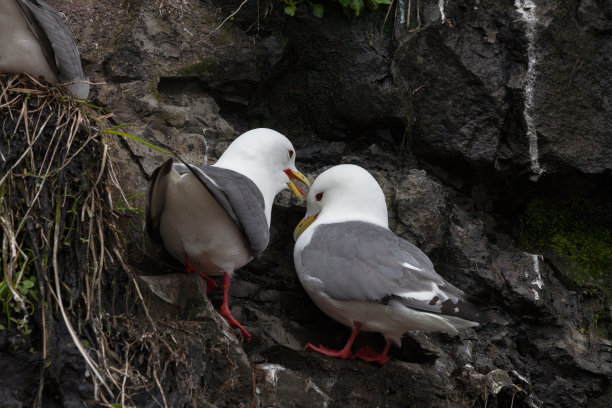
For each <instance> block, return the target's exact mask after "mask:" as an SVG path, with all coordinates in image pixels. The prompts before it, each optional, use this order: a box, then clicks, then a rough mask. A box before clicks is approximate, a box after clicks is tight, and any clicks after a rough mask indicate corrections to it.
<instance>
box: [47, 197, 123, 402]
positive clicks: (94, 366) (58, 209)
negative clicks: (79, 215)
mask: <svg viewBox="0 0 612 408" xmlns="http://www.w3.org/2000/svg"><path fill="white" fill-rule="evenodd" d="M65 195H66V190H64V199H65ZM58 204H59V203H58ZM60 212H61V207H60V206H59V205H57V206H56V210H55V229H54V234H53V257H52V259H53V273H54V275H55V296H56V298H57V303H58V306H59V308H60V312H61V314H62V318H63V319H64V323H65V324H66V328H67V329H68V333H70V337H71V338H72V342H73V343H74V345H75V346H76V347H77V349H78V350H79V352H80V353H81V355H82V356H83V359H84V360H85V363H86V364H87V366H88V367H89V370H90V371H91V372H92V373H93V374H94V375H95V376H96V378H98V381H100V383H101V384H102V385H103V386H104V388H105V389H106V391H107V392H108V394H109V395H110V396H111V397H112V396H113V392H112V391H111V389H110V388H109V387H108V385H106V382H105V381H104V378H103V377H102V375H101V374H100V372H98V366H97V364H96V363H95V362H94V361H93V360H92V359H91V358H90V357H89V354H87V351H85V349H84V348H83V346H82V345H81V341H80V340H79V337H78V336H77V334H76V332H75V331H74V328H73V327H72V323H70V319H69V318H68V315H67V314H66V311H65V310H64V304H63V302H62V292H61V288H60V279H59V264H58V262H57V251H58V248H57V243H58V242H59V226H60Z"/></svg>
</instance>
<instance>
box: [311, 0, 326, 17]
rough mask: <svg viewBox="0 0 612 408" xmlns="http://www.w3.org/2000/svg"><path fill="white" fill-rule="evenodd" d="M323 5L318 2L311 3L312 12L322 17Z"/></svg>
mask: <svg viewBox="0 0 612 408" xmlns="http://www.w3.org/2000/svg"><path fill="white" fill-rule="evenodd" d="M323 10H324V9H323V5H322V4H318V3H314V4H313V5H312V14H313V15H314V16H315V17H319V18H322V17H323Z"/></svg>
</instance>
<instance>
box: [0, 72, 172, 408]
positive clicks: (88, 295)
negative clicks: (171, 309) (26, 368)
mask: <svg viewBox="0 0 612 408" xmlns="http://www.w3.org/2000/svg"><path fill="white" fill-rule="evenodd" d="M96 115H99V116H98V117H96ZM107 116H108V115H102V114H99V112H96V111H95V110H92V109H90V108H89V107H88V106H86V104H84V103H81V102H79V101H76V100H74V99H73V98H72V97H70V96H67V94H66V93H65V92H64V91H62V90H59V89H56V88H54V87H53V85H52V84H49V83H46V82H44V83H43V82H41V81H37V80H36V79H34V78H31V77H29V76H26V75H8V74H0V244H1V247H0V275H1V276H0V282H2V281H3V282H4V283H5V285H6V287H8V289H9V290H10V296H9V297H8V300H7V301H10V302H12V304H13V305H17V306H16V308H17V309H18V313H17V312H13V314H14V316H13V321H17V322H18V326H19V327H20V328H22V329H23V328H24V327H27V325H28V324H29V322H31V320H32V316H34V315H35V314H40V322H42V324H41V325H40V326H42V327H39V328H38V329H39V330H37V331H35V332H32V334H31V335H39V336H41V337H42V339H41V342H42V359H43V364H42V365H41V367H42V368H41V370H42V372H41V376H40V378H41V380H40V384H39V388H38V395H37V398H36V402H35V406H41V397H42V392H43V390H44V386H45V384H44V380H45V378H46V376H45V370H46V367H48V365H49V364H50V363H51V361H48V358H49V347H50V344H49V333H50V331H51V330H52V326H53V325H54V324H58V323H55V322H56V320H55V319H54V317H58V320H59V321H61V322H62V323H63V324H64V325H65V326H66V328H67V329H68V332H69V334H70V337H71V339H72V342H73V343H74V345H75V346H76V347H77V348H78V350H79V352H80V353H81V355H82V358H83V361H84V362H85V364H86V366H87V368H88V371H89V372H90V374H91V380H92V382H93V385H94V390H95V400H96V401H97V402H99V403H101V404H103V405H105V406H113V405H114V406H116V404H121V406H127V405H131V404H132V403H131V400H132V395H134V394H135V393H142V392H148V393H151V395H153V393H155V394H156V395H158V396H161V400H162V401H159V402H160V405H162V406H167V405H168V404H167V401H166V397H165V393H164V390H163V389H162V385H161V384H160V381H159V378H161V377H163V375H162V373H163V371H164V364H166V363H162V361H161V357H160V356H161V355H162V354H165V355H170V356H171V357H173V359H174V361H175V362H176V361H178V360H180V358H179V359H178V360H177V359H176V358H175V357H177V356H172V353H173V350H174V347H171V345H170V344H169V343H168V342H167V336H158V333H157V331H158V329H157V326H156V323H155V322H154V321H153V320H152V319H151V318H150V316H149V315H148V312H147V309H146V306H145V305H144V301H143V298H142V294H141V293H140V289H139V287H138V284H137V283H136V279H135V275H134V274H133V272H132V271H131V269H130V267H129V266H128V264H127V263H126V261H125V259H124V256H123V252H122V250H121V248H120V240H119V236H118V230H117V228H116V227H115V224H114V221H115V218H114V214H113V204H112V199H111V194H110V191H111V189H112V188H117V189H119V190H120V186H119V185H118V184H117V183H116V182H114V183H113V181H116V180H117V177H116V176H115V175H114V174H112V171H113V170H112V166H111V165H110V162H109V158H108V146H107V145H106V144H105V140H104V137H103V136H105V137H115V136H113V135H108V134H107V133H105V132H104V129H105V125H104V121H103V120H101V119H104V118H106V117H107ZM121 194H122V193H121ZM113 274H114V275H113ZM117 274H120V275H121V277H122V279H123V280H124V281H130V282H131V283H132V285H130V287H131V288H133V289H135V291H136V294H137V296H134V297H133V298H132V300H131V301H129V302H128V300H127V299H124V300H122V301H123V303H122V305H123V308H124V309H129V307H130V306H129V303H130V302H131V303H134V302H137V303H139V306H140V309H139V310H144V315H145V318H144V321H143V322H141V323H140V326H141V327H139V328H138V333H135V332H134V331H130V327H129V326H130V325H132V321H131V319H130V317H129V316H128V315H127V314H123V315H119V314H117V315H112V314H111V313H109V309H112V308H113V307H114V305H112V304H109V302H108V296H106V297H105V296H103V293H102V292H103V288H107V289H108V288H109V287H112V281H113V280H114V279H115V278H117V276H119V275H117ZM29 275H30V276H31V275H35V277H36V284H37V289H38V296H34V297H38V298H39V301H38V302H36V301H35V300H36V299H32V296H30V295H28V294H27V292H26V294H25V295H24V294H23V293H24V292H23V291H21V290H20V287H21V286H20V285H22V284H23V282H24V279H26V278H28V276H29ZM28 279H29V278H28ZM128 292H129V291H128ZM134 299H135V300H134ZM111 303H112V302H111ZM119 303H121V301H120V302H119ZM62 323H59V324H62ZM136 335H139V336H141V337H140V339H137V338H136ZM84 340H86V342H85V341H84ZM83 343H85V344H87V343H88V345H87V347H85V346H84V345H83ZM143 349H148V351H149V352H150V353H149V358H148V359H147V360H146V361H144V362H142V361H140V362H139V363H138V364H137V365H138V367H139V368H135V367H134V364H133V360H134V357H135V356H136V355H137V352H140V355H142V350H143Z"/></svg>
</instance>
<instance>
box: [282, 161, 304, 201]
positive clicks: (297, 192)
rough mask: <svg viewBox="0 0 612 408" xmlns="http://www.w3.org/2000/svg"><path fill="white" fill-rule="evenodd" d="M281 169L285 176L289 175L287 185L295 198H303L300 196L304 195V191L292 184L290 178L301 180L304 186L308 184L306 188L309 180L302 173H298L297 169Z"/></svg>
mask: <svg viewBox="0 0 612 408" xmlns="http://www.w3.org/2000/svg"><path fill="white" fill-rule="evenodd" d="M283 171H284V172H285V174H286V175H287V177H289V181H288V182H287V186H288V187H289V189H290V190H291V192H292V193H293V194H294V195H295V196H296V197H297V198H299V199H300V200H302V199H303V198H302V197H306V193H304V192H303V191H302V189H301V188H299V187H298V186H296V185H295V184H293V181H291V179H295V180H298V181H301V182H302V183H304V184H306V186H308V188H310V182H309V181H308V179H307V178H306V176H304V175H303V174H302V173H300V172H299V171H297V170H292V169H287V170H283Z"/></svg>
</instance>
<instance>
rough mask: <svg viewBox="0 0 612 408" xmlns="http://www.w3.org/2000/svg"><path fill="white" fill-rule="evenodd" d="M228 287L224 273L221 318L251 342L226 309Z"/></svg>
mask: <svg viewBox="0 0 612 408" xmlns="http://www.w3.org/2000/svg"><path fill="white" fill-rule="evenodd" d="M229 287H230V276H229V274H228V273H227V272H226V273H225V274H224V275H223V304H222V305H221V310H220V311H219V312H220V313H221V316H223V317H225V320H227V322H228V323H229V324H230V326H234V327H238V328H239V329H240V331H241V332H242V334H243V335H244V337H246V338H247V340H251V333H249V332H248V331H247V330H246V329H245V328H244V327H243V326H242V325H241V324H240V323H238V320H236V319H234V316H232V314H231V313H230V310H229V307H228V296H229Z"/></svg>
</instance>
